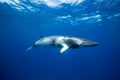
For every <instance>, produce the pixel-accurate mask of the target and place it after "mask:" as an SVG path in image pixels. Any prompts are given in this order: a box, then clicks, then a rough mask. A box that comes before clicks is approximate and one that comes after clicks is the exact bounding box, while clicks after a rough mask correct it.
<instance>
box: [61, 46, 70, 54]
mask: <svg viewBox="0 0 120 80" xmlns="http://www.w3.org/2000/svg"><path fill="white" fill-rule="evenodd" d="M61 45H62V46H63V47H62V48H61V50H60V52H59V53H60V54H61V53H63V52H64V51H66V50H67V49H68V48H69V47H68V46H67V45H66V44H61Z"/></svg>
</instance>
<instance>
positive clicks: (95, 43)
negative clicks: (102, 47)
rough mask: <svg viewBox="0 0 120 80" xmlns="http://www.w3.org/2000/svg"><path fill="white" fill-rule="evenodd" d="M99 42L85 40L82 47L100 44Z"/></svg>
mask: <svg viewBox="0 0 120 80" xmlns="http://www.w3.org/2000/svg"><path fill="white" fill-rule="evenodd" d="M98 45H99V44H98V43H97V42H93V41H89V40H83V42H82V43H81V45H80V46H81V47H90V46H98Z"/></svg>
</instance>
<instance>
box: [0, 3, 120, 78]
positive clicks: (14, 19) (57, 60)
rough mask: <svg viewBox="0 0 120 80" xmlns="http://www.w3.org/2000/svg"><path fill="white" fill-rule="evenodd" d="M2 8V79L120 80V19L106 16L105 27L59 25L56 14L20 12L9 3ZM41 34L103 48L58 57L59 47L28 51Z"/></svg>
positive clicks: (69, 52)
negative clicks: (79, 38)
mask: <svg viewBox="0 0 120 80" xmlns="http://www.w3.org/2000/svg"><path fill="white" fill-rule="evenodd" d="M1 6H2V7H1V8H0V45H1V46H0V80H120V47H119V46H120V22H119V21H120V17H119V16H118V17H117V18H113V19H110V20H107V19H106V18H104V17H103V21H102V22H101V25H98V23H94V24H87V23H86V22H84V23H81V24H79V25H70V24H66V23H58V22H55V20H54V19H52V18H51V17H53V16H54V15H52V16H49V15H47V13H45V15H42V16H41V13H40V12H39V11H38V12H18V11H17V10H14V9H12V8H10V7H9V6H8V5H6V4H4V5H1ZM51 11H54V10H51ZM114 12H120V11H118V10H117V11H116V10H113V11H112V10H110V12H109V14H110V15H111V14H112V13H114ZM55 13H56V16H57V15H58V14H57V13H59V14H60V12H59V11H58V12H55ZM55 13H54V14H55ZM51 14H52V12H51ZM61 14H64V13H61ZM71 14H72V13H71ZM101 14H102V13H101ZM40 35H44V36H51V35H68V36H77V37H82V38H85V39H89V40H93V41H97V42H99V44H100V45H99V46H96V47H88V48H79V49H76V50H73V49H70V50H68V51H66V52H65V53H64V54H57V52H58V51H59V48H35V49H32V50H31V51H29V52H26V51H25V49H27V48H28V47H29V46H31V45H32V44H33V43H34V41H36V40H38V39H39V38H40Z"/></svg>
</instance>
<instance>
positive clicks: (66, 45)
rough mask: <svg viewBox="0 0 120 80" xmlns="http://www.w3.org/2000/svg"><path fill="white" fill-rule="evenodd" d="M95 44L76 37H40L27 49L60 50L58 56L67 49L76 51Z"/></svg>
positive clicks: (95, 44)
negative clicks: (49, 48)
mask: <svg viewBox="0 0 120 80" xmlns="http://www.w3.org/2000/svg"><path fill="white" fill-rule="evenodd" d="M98 45H99V44H98V43H97V42H93V41H90V40H86V39H82V38H77V37H70V36H48V37H44V36H41V38H40V39H39V40H37V41H36V42H35V43H34V44H33V45H32V46H31V47H29V48H28V49H27V51H29V50H30V49H32V48H35V47H39V46H41V47H43V46H53V47H59V48H61V49H60V51H59V52H58V53H59V54H61V53H63V52H65V51H66V50H67V49H70V48H72V49H76V48H79V47H90V46H98Z"/></svg>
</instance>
